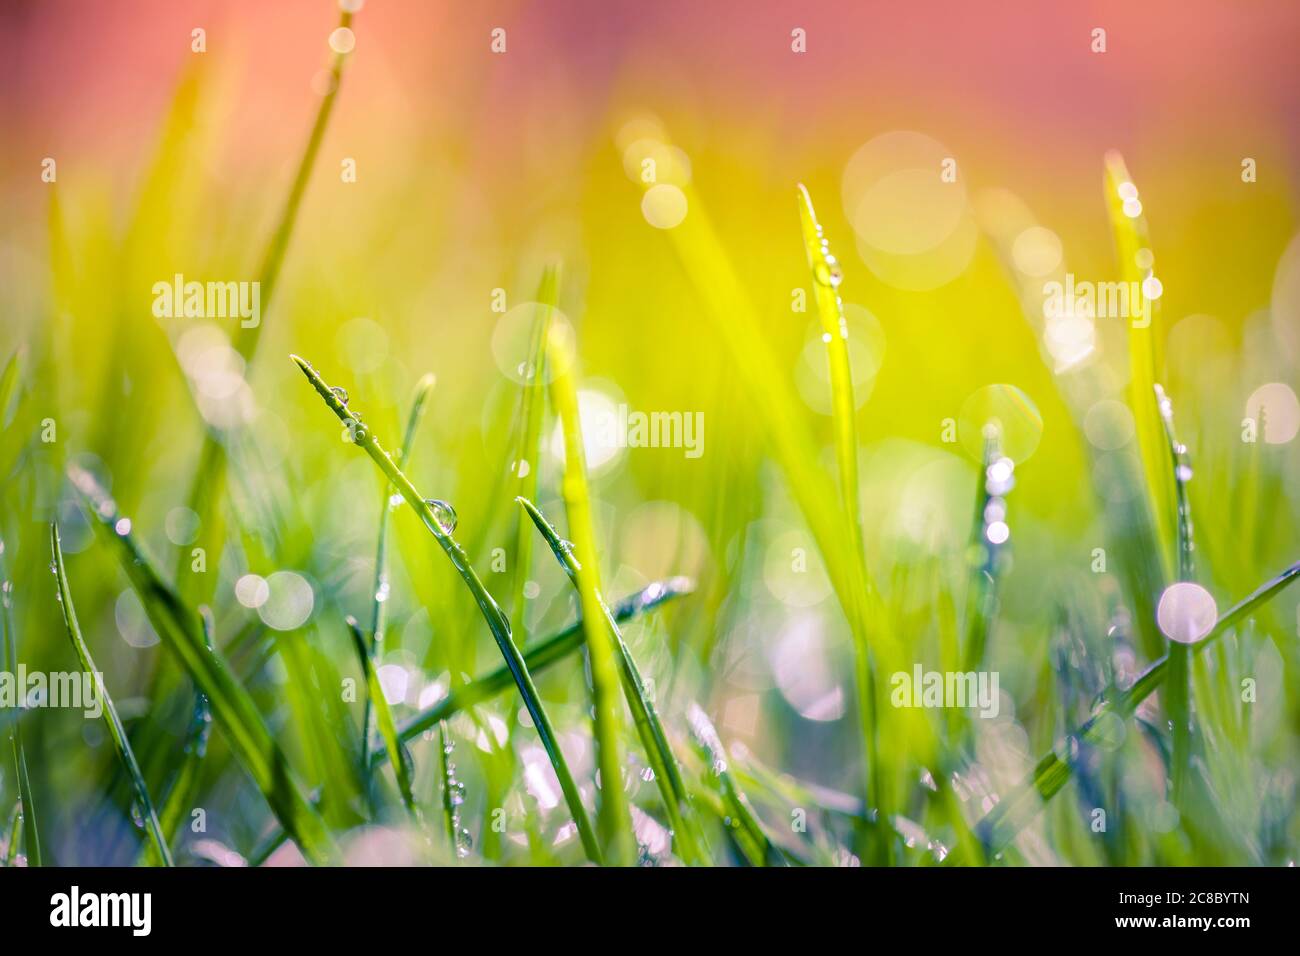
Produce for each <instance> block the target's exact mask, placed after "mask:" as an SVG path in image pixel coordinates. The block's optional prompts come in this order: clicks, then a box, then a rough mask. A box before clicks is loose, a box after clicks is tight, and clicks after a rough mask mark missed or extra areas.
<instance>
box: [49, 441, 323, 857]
mask: <svg viewBox="0 0 1300 956" xmlns="http://www.w3.org/2000/svg"><path fill="white" fill-rule="evenodd" d="M68 474H69V477H70V478H71V479H72V483H73V485H74V486H75V487H76V488H77V490H78V491H80V492H81V494H82V495H83V496H84V497H85V498H86V500H87V501H88V502H89V505H90V508H89V510H90V513H91V515H92V516H93V517H94V518H95V519H96V520H95V522H94V523H95V525H96V527H97V528H99V530H100V532H101V534H103V535H104V536H105V537H106V538H107V539H108V540H109V541H111V542H112V544H113V547H115V548H116V550H117V552H118V558H119V560H120V562H121V564H122V567H123V569H124V570H125V571H126V574H127V577H128V578H129V579H130V581H131V585H132V587H133V588H134V589H135V591H136V594H137V595H138V596H139V598H140V603H141V604H142V605H143V606H144V610H145V614H146V615H147V616H148V618H149V623H150V624H152V625H153V628H154V630H155V631H156V632H157V633H158V636H159V638H160V639H161V640H162V643H163V644H165V645H166V646H167V647H168V649H169V650H171V651H172V653H174V654H175V655H176V656H177V657H178V658H179V659H180V661H181V663H182V664H184V665H185V669H186V670H187V671H189V674H190V677H191V678H192V679H193V681H194V683H195V685H196V686H197V687H198V688H199V689H200V690H202V691H203V693H204V694H205V695H206V696H207V697H208V700H209V701H210V702H211V706H212V713H213V715H214V716H215V717H216V718H217V721H218V722H219V723H220V725H221V729H222V733H223V734H224V735H225V737H226V739H227V740H228V742H229V744H230V748H231V750H232V751H233V752H234V754H235V756H236V757H237V758H238V759H239V761H240V763H242V764H243V765H244V768H245V769H246V770H247V771H248V772H249V774H250V775H251V776H252V778H253V782H254V783H256V784H257V786H258V789H260V790H261V791H262V793H263V795H264V796H265V797H266V801H267V803H268V804H269V805H270V807H271V810H272V812H274V813H275V815H276V817H277V818H279V820H280V824H281V825H282V826H283V827H284V828H285V830H286V831H288V833H289V834H290V835H291V836H292V837H293V839H294V842H296V843H297V844H298V846H299V847H300V848H301V849H302V852H303V855H304V856H305V857H306V858H307V859H308V860H309V861H311V862H312V863H317V864H324V863H330V862H333V861H335V860H336V859H337V856H338V854H337V850H336V848H335V846H334V841H333V839H332V838H331V837H330V835H329V832H328V831H327V830H326V828H325V825H324V824H323V823H322V822H321V819H320V817H319V816H318V815H317V814H316V811H315V810H314V809H312V806H311V804H309V803H308V802H307V799H306V798H305V797H304V796H303V794H302V790H301V788H300V787H299V785H298V783H297V781H296V779H295V776H294V773H293V770H292V768H291V767H290V766H289V761H288V759H287V758H286V757H285V755H284V751H282V750H281V749H280V747H279V745H278V744H277V743H276V742H275V739H274V738H273V737H272V736H271V733H270V731H269V730H267V727H266V723H265V721H263V720H262V715H261V714H260V713H259V712H258V710H257V707H256V705H254V703H253V699H252V698H251V697H250V696H249V695H248V691H246V690H245V689H244V688H243V687H242V686H240V684H239V683H238V682H237V681H236V680H235V678H234V677H233V676H232V675H231V672H230V669H229V667H228V666H227V665H226V663H225V661H224V660H222V658H221V657H220V655H218V654H217V653H216V652H215V651H213V650H210V649H209V648H208V646H207V643H206V641H205V639H204V636H203V626H202V623H201V622H200V620H199V616H198V615H197V614H195V613H194V612H193V611H191V610H190V609H189V608H188V607H186V606H185V604H184V603H183V602H182V601H181V599H180V598H179V597H178V596H177V595H176V592H174V591H173V590H171V588H169V587H168V586H167V585H166V584H164V583H163V581H162V579H161V577H159V575H158V572H157V570H156V569H155V568H154V566H153V563H152V562H151V561H150V560H149V559H148V558H147V557H146V556H145V554H144V553H143V552H142V551H141V550H140V548H139V546H138V545H137V544H136V541H135V538H134V537H133V536H132V535H131V532H130V530H129V527H130V525H129V522H126V521H124V520H123V519H122V518H121V517H120V516H119V515H118V512H117V506H116V504H114V502H113V501H112V499H110V498H109V497H108V495H107V494H106V493H105V492H104V490H103V488H101V487H100V485H99V483H98V482H97V481H96V480H95V477H94V476H93V475H91V474H90V473H89V472H88V471H85V470H84V469H82V468H79V467H77V466H72V467H71V468H70V469H69V471H68Z"/></svg>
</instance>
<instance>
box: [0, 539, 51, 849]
mask: <svg viewBox="0 0 1300 956" xmlns="http://www.w3.org/2000/svg"><path fill="white" fill-rule="evenodd" d="M12 593H13V582H12V581H11V580H10V578H9V567H8V563H7V562H6V560H5V544H4V541H3V540H0V628H2V629H3V632H4V662H5V667H6V668H7V669H8V671H9V673H11V674H14V673H17V671H18V632H17V631H15V630H14V615H13V603H12V599H11V597H10V595H11V594H12ZM9 750H10V753H12V754H13V759H14V776H15V777H16V778H17V780H18V799H19V800H20V801H21V802H22V806H23V850H24V851H25V852H26V854H27V865H28V866H42V865H43V864H44V859H43V857H42V856H41V836H40V831H39V828H38V827H37V824H36V802H35V800H33V799H32V780H31V775H30V774H29V773H28V772H27V752H26V751H25V750H24V749H23V731H22V727H20V726H19V721H18V720H17V719H14V720H13V722H12V723H11V724H10V727H9Z"/></svg>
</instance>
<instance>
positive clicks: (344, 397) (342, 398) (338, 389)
mask: <svg viewBox="0 0 1300 956" xmlns="http://www.w3.org/2000/svg"><path fill="white" fill-rule="evenodd" d="M330 391H331V392H333V393H334V397H335V398H337V399H338V400H339V404H340V405H346V404H347V403H348V390H347V389H346V388H344V387H343V386H342V385H335V386H334V387H333V388H331V389H330Z"/></svg>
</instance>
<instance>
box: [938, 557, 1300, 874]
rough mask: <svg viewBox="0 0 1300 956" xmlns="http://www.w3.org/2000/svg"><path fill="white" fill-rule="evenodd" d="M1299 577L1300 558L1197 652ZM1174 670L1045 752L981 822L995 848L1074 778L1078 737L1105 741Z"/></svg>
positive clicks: (1148, 679) (1138, 686)
mask: <svg viewBox="0 0 1300 956" xmlns="http://www.w3.org/2000/svg"><path fill="white" fill-rule="evenodd" d="M1297 578H1300V561H1297V562H1296V563H1295V564H1292V565H1291V566H1290V567H1288V568H1287V569H1286V570H1284V571H1282V572H1281V573H1280V574H1278V575H1276V576H1275V577H1273V578H1272V579H1270V580H1269V581H1267V582H1265V583H1264V584H1262V585H1261V586H1260V587H1258V588H1256V589H1255V591H1253V592H1252V593H1251V594H1249V595H1248V596H1246V597H1245V598H1243V599H1242V600H1240V601H1238V602H1237V603H1236V604H1234V605H1233V606H1232V607H1231V608H1229V609H1228V610H1227V611H1225V612H1224V613H1223V614H1222V615H1220V616H1219V620H1218V621H1217V622H1216V623H1215V625H1214V628H1213V629H1212V630H1211V631H1210V633H1209V634H1207V635H1206V636H1205V637H1204V638H1203V639H1202V640H1200V641H1198V642H1197V643H1196V644H1193V645H1190V646H1191V648H1192V650H1193V652H1199V651H1200V650H1201V649H1203V648H1206V647H1209V646H1210V645H1211V644H1212V643H1214V642H1215V641H1217V640H1218V639H1219V638H1220V637H1222V636H1223V635H1224V634H1226V633H1227V632H1228V631H1229V630H1230V629H1231V628H1233V627H1234V626H1235V625H1236V624H1237V623H1238V622H1240V621H1241V620H1243V619H1244V618H1246V617H1247V616H1248V615H1249V614H1250V613H1251V612H1252V611H1254V610H1255V609H1256V608H1258V607H1260V606H1261V605H1263V604H1264V603H1265V602H1267V601H1268V600H1270V599H1271V598H1273V597H1275V596H1276V595H1277V594H1278V593H1279V592H1280V591H1282V589H1283V588H1285V587H1286V586H1287V585H1288V584H1290V583H1291V582H1292V581H1294V580H1296V579H1297ZM1168 674H1169V658H1168V656H1165V657H1162V658H1160V659H1159V660H1158V661H1156V662H1155V663H1153V664H1152V665H1151V666H1150V667H1148V668H1147V669H1146V670H1145V671H1143V672H1142V674H1141V675H1140V676H1139V677H1138V678H1137V680H1136V681H1134V682H1133V686H1132V687H1130V688H1129V689H1128V690H1125V691H1120V692H1118V693H1117V694H1116V695H1115V696H1114V697H1113V698H1111V699H1109V700H1107V701H1105V702H1104V703H1103V704H1102V705H1101V706H1100V707H1098V708H1097V709H1096V710H1095V711H1094V713H1093V715H1092V717H1090V718H1089V719H1088V721H1087V722H1086V723H1085V724H1084V725H1083V726H1082V727H1080V728H1079V729H1078V730H1077V731H1075V733H1073V734H1071V735H1070V736H1069V737H1067V738H1066V740H1065V742H1064V745H1063V746H1062V747H1060V748H1058V750H1060V751H1063V752H1064V758H1062V756H1061V754H1060V753H1058V752H1057V751H1053V752H1052V753H1049V754H1047V755H1046V756H1044V757H1043V758H1042V759H1041V760H1040V761H1039V762H1038V765H1037V766H1036V767H1035V768H1034V772H1033V774H1032V776H1031V777H1030V778H1029V779H1028V780H1026V781H1025V782H1024V783H1022V784H1021V785H1020V786H1019V787H1017V788H1016V790H1015V792H1013V793H1012V794H1011V795H1010V796H1008V797H1007V798H1006V799H1005V800H1002V801H1001V802H999V803H998V805H997V806H996V807H994V808H993V809H992V810H991V811H989V813H988V814H987V815H986V816H985V817H984V819H982V820H981V821H980V822H979V824H978V825H977V826H976V832H977V833H978V834H979V836H980V839H981V841H982V842H983V843H984V845H985V846H986V847H988V848H989V850H990V852H997V851H1000V850H1001V849H1002V848H1003V847H1005V846H1006V845H1007V844H1008V843H1010V842H1011V841H1012V840H1013V839H1015V837H1016V834H1018V833H1019V832H1020V831H1021V830H1022V829H1023V828H1024V827H1025V826H1026V825H1027V824H1028V823H1029V821H1030V820H1032V819H1033V818H1034V817H1035V816H1036V815H1037V814H1038V811H1039V810H1041V809H1042V807H1043V806H1044V805H1045V804H1046V803H1047V801H1048V800H1050V799H1052V797H1054V796H1056V794H1057V793H1059V792H1060V791H1061V789H1062V788H1063V787H1064V786H1065V785H1066V783H1068V782H1069V780H1070V775H1071V773H1072V767H1071V761H1072V760H1073V759H1074V753H1073V751H1074V749H1075V747H1076V745H1077V742H1078V741H1084V742H1087V743H1095V742H1097V741H1098V740H1100V739H1101V737H1102V736H1103V734H1104V733H1105V726H1104V724H1105V722H1106V721H1109V720H1110V719H1111V717H1113V716H1118V717H1119V718H1121V719H1125V718H1127V717H1129V716H1131V715H1132V713H1133V712H1134V711H1135V710H1136V709H1137V706H1138V704H1140V703H1142V701H1144V700H1146V699H1147V698H1148V697H1149V696H1151V694H1152V693H1153V692H1154V691H1155V689H1156V688H1157V687H1159V686H1160V685H1161V684H1162V683H1164V681H1165V680H1166V678H1167V677H1168ZM954 856H956V854H954ZM949 859H950V860H951V859H952V857H950V858H949Z"/></svg>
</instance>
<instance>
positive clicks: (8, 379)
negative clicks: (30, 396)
mask: <svg viewBox="0 0 1300 956" xmlns="http://www.w3.org/2000/svg"><path fill="white" fill-rule="evenodd" d="M21 357H22V349H20V348H19V349H14V350H13V352H12V353H11V354H10V356H9V361H7V362H6V363H5V368H4V371H3V372H0V431H4V430H5V429H6V428H8V427H9V405H10V403H11V402H12V401H13V397H14V394H15V393H16V392H17V391H18V373H19V371H20V370H21V369H20V364H21V363H20V359H21Z"/></svg>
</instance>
